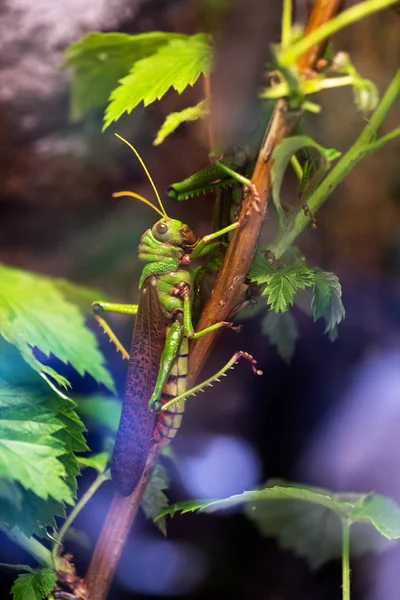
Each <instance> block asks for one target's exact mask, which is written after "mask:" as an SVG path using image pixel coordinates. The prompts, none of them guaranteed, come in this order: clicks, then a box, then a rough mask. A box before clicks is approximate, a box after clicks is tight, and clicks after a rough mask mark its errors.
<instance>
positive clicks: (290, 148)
mask: <svg viewBox="0 0 400 600" xmlns="http://www.w3.org/2000/svg"><path fill="white" fill-rule="evenodd" d="M305 147H311V148H315V149H316V150H318V152H319V154H320V156H321V160H322V162H323V168H324V170H326V169H327V168H328V166H329V163H330V162H332V161H333V160H336V159H337V158H338V157H339V156H340V154H341V153H340V152H338V151H337V150H335V149H333V148H324V147H323V146H321V145H320V144H317V142H315V141H314V140H313V139H312V138H310V137H307V136H305V135H297V136H293V137H288V138H285V139H284V140H283V141H282V142H281V143H280V144H279V146H277V147H276V148H275V150H274V152H273V154H272V158H273V165H272V171H271V183H272V200H273V202H274V205H275V209H276V211H277V213H278V216H279V219H280V221H281V223H283V222H284V220H285V215H284V212H283V209H282V204H281V199H280V191H281V186H282V180H283V176H284V174H285V171H286V168H287V166H288V164H289V162H290V159H291V158H292V156H293V155H294V154H296V152H298V151H299V150H301V148H305Z"/></svg>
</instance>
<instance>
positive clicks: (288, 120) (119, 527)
mask: <svg viewBox="0 0 400 600" xmlns="http://www.w3.org/2000/svg"><path fill="white" fill-rule="evenodd" d="M338 9H339V2H338V1H337V0H317V1H316V3H315V5H314V9H313V11H312V14H311V16H310V21H309V24H308V26H307V29H306V31H307V33H309V32H310V31H312V30H313V29H315V28H316V27H317V26H319V25H321V24H322V23H324V22H326V21H328V20H329V19H330V18H331V17H332V16H333V15H334V14H335V13H336V12H337V11H338ZM322 50H323V47H322V46H319V47H318V48H316V49H315V51H314V52H310V53H309V54H307V55H305V57H302V60H301V61H299V68H300V69H301V72H303V71H304V72H305V71H306V70H307V69H311V68H313V67H314V66H315V63H316V61H317V59H318V57H319V56H320V52H322ZM299 118H300V113H299V112H298V111H296V112H294V111H290V110H289V109H288V105H287V102H286V101H285V100H279V101H278V103H277V106H276V109H275V111H274V115H273V117H272V120H271V123H270V126H269V127H268V129H267V132H266V134H265V138H264V141H263V144H262V147H261V150H260V153H259V156H258V160H257V164H256V168H255V171H254V174H253V177H252V180H251V181H252V184H253V186H254V187H253V190H251V189H250V191H249V193H248V194H247V197H246V199H245V201H244V203H243V207H242V212H241V216H242V217H245V219H246V222H245V224H244V226H243V227H241V228H240V229H238V230H236V232H235V234H234V236H233V239H232V241H231V243H230V245H229V247H228V251H227V253H226V257H225V261H224V264H223V266H222V269H221V271H220V273H219V276H218V279H217V281H216V284H215V287H214V289H213V291H212V293H211V296H210V298H209V300H208V302H207V304H206V306H205V308H204V310H203V313H202V315H201V318H200V321H199V323H198V328H201V329H202V328H204V327H207V326H209V325H211V324H213V323H215V322H217V321H220V320H221V321H225V320H229V318H230V316H231V315H232V314H233V313H234V312H235V311H236V310H237V308H238V307H239V306H240V305H241V304H242V302H243V300H244V298H245V293H246V289H247V286H246V285H245V284H244V279H245V277H246V275H247V272H248V270H249V267H250V264H251V261H252V259H253V256H254V254H255V251H256V247H257V242H258V238H259V236H260V232H261V228H262V225H263V221H264V217H265V214H266V210H267V203H268V197H269V192H270V183H271V168H272V160H271V155H272V152H273V150H274V149H275V148H276V147H277V146H278V144H279V143H280V142H281V141H282V140H283V138H284V137H285V136H287V135H289V134H290V133H291V132H292V131H293V129H294V127H295V126H296V124H297V123H298V121H299ZM254 189H255V190H256V191H257V193H254ZM257 196H258V197H257ZM217 336H218V334H209V335H207V336H203V337H202V338H200V339H199V340H196V341H195V342H194V343H193V344H192V346H191V353H190V363H189V382H191V384H193V382H194V381H195V379H196V378H197V376H198V374H199V372H200V370H201V369H202V367H203V366H204V363H205V361H206V359H207V357H208V355H209V354H210V352H211V350H212V348H213V346H214V344H215V342H216V340H217ZM156 460H157V452H156V450H154V451H153V452H152V453H151V454H150V455H149V459H148V462H147V466H146V469H145V470H144V472H143V475H142V478H141V480H140V482H139V485H138V486H137V488H136V489H135V490H134V492H133V493H132V495H131V496H129V497H127V498H125V497H122V496H120V495H119V494H115V497H114V500H113V502H112V504H111V506H110V509H109V512H108V515H107V518H106V521H105V523H104V525H103V529H102V531H101V534H100V536H99V539H98V542H97V544H96V548H95V551H94V553H93V556H92V560H91V563H90V566H89V569H88V572H87V575H86V577H85V584H86V586H87V588H88V592H89V595H88V600H105V599H106V598H107V594H108V591H109V588H110V585H111V582H112V579H113V576H114V573H115V569H116V567H117V564H118V561H119V558H120V556H121V553H122V550H123V547H124V544H125V541H126V538H127V537H128V535H129V531H130V528H131V526H132V523H133V520H134V518H135V516H136V513H137V511H138V508H139V505H140V501H141V498H142V496H143V493H144V491H145V489H146V486H147V483H148V481H149V479H150V476H151V473H152V470H153V468H154V465H155V463H156Z"/></svg>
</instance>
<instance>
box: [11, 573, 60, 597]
mask: <svg viewBox="0 0 400 600" xmlns="http://www.w3.org/2000/svg"><path fill="white" fill-rule="evenodd" d="M56 582H57V577H56V573H55V571H53V570H52V569H35V570H34V571H33V573H26V574H24V575H18V577H17V579H16V580H15V581H14V585H13V586H12V588H11V593H12V594H13V597H14V600H42V599H43V598H47V596H48V595H49V594H50V593H51V592H52V591H53V589H54V587H55V585H56Z"/></svg>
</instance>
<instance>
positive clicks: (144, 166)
mask: <svg viewBox="0 0 400 600" xmlns="http://www.w3.org/2000/svg"><path fill="white" fill-rule="evenodd" d="M114 135H115V136H116V137H117V138H118V139H120V140H121V141H122V142H124V144H126V145H127V146H129V148H130V149H131V150H132V152H134V153H135V155H136V157H137V159H138V161H139V162H140V164H141V165H142V167H143V170H144V172H145V173H146V175H147V177H148V180H149V181H150V183H151V187H152V188H153V190H154V193H155V195H156V198H157V200H158V204H159V205H160V208H161V210H160V209H158V208H157V207H156V206H154V204H152V203H151V202H150V201H149V200H147V199H146V198H143V196H140V194H136V193H135V192H116V193H115V194H113V198H120V197H121V196H132V197H133V198H136V199H137V200H140V201H141V202H144V203H145V204H147V205H148V206H151V207H152V208H153V209H154V210H155V211H156V212H158V214H159V215H161V216H162V217H167V218H168V215H167V213H166V211H165V208H164V205H163V203H162V202H161V198H160V194H159V193H158V191H157V188H156V186H155V184H154V181H153V179H152V177H151V175H150V173H149V170H148V168H147V167H146V165H145V164H144V162H143V159H142V157H141V156H140V154H139V152H138V151H137V150H136V148H134V146H132V144H130V143H129V142H128V141H127V140H126V139H124V138H123V137H122V136H121V135H119V134H118V133H115V134H114Z"/></svg>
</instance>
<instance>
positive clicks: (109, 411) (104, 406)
mask: <svg viewBox="0 0 400 600" xmlns="http://www.w3.org/2000/svg"><path fill="white" fill-rule="evenodd" d="M76 401H77V405H78V412H79V413H80V414H81V415H82V416H83V418H87V419H89V420H91V421H95V422H96V423H98V424H99V425H101V426H103V427H107V428H108V429H111V430H112V431H117V429H118V425H119V420H120V418H121V402H119V401H117V400H113V399H112V398H104V397H103V396H91V397H90V398H76Z"/></svg>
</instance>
